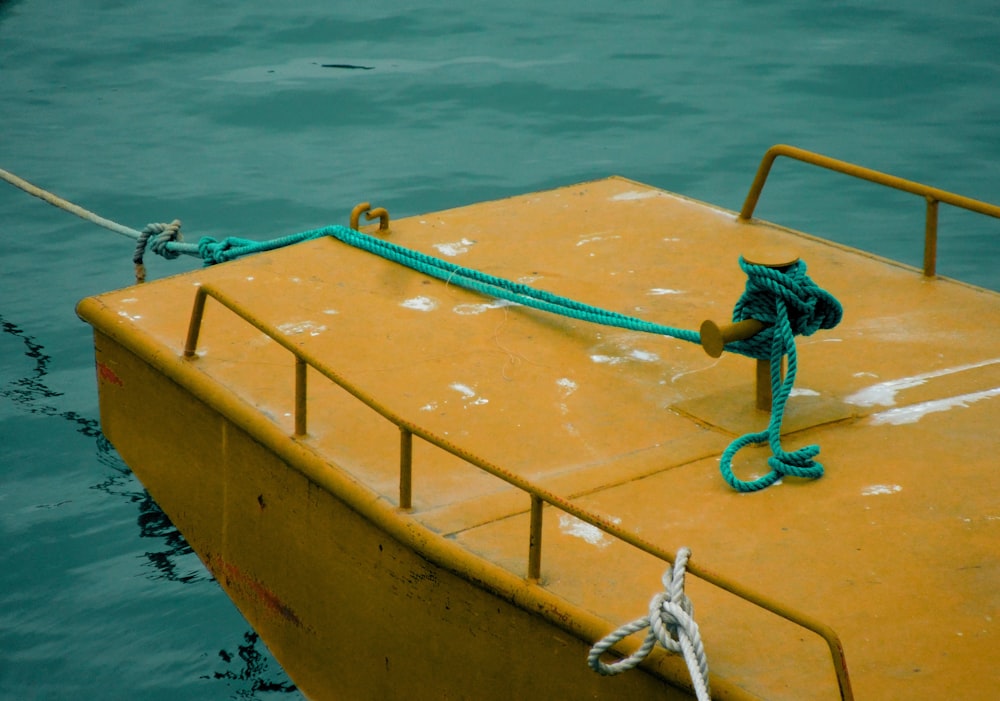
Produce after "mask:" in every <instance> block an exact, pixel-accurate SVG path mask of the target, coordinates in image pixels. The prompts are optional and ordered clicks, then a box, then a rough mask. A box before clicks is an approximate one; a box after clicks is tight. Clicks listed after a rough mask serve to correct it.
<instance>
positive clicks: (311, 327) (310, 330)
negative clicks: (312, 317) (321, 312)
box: [278, 321, 326, 336]
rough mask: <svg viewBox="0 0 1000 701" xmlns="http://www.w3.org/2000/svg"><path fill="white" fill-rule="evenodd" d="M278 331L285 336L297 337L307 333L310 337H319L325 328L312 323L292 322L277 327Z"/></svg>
mask: <svg viewBox="0 0 1000 701" xmlns="http://www.w3.org/2000/svg"><path fill="white" fill-rule="evenodd" d="M278 331H281V333H283V334H285V335H286V336H298V335H299V334H303V333H307V334H309V335H310V336H319V335H320V334H321V333H323V332H324V331H326V326H324V325H323V324H317V323H316V322H314V321H292V322H289V323H287V324H282V325H281V326H279V327H278Z"/></svg>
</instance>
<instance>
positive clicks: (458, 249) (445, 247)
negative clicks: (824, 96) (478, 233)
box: [434, 238, 476, 258]
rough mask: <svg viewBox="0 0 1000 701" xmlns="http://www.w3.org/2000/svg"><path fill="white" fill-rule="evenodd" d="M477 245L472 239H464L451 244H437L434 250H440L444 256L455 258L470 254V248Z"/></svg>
mask: <svg viewBox="0 0 1000 701" xmlns="http://www.w3.org/2000/svg"><path fill="white" fill-rule="evenodd" d="M475 243H476V242H475V241H472V240H471V239H466V238H463V239H462V240H461V241H453V242H451V243H435V244H434V248H436V249H438V250H439V251H440V252H441V253H442V254H443V255H446V256H450V257H452V258H454V257H455V256H457V255H461V254H462V253H466V252H468V250H469V247H470V246H472V245H473V244H475Z"/></svg>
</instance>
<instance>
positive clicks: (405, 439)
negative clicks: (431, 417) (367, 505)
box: [399, 426, 413, 509]
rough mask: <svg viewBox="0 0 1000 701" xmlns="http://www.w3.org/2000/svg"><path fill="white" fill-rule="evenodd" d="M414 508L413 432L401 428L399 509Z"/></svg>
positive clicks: (403, 427)
mask: <svg viewBox="0 0 1000 701" xmlns="http://www.w3.org/2000/svg"><path fill="white" fill-rule="evenodd" d="M412 507H413V432H412V431H410V429H408V428H406V427H405V426H400V427H399V508H401V509H409V508H412Z"/></svg>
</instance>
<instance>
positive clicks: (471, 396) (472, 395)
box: [448, 382, 490, 406]
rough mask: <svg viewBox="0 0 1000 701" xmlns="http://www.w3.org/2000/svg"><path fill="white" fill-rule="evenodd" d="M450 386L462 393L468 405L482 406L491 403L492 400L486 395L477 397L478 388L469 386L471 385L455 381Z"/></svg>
mask: <svg viewBox="0 0 1000 701" xmlns="http://www.w3.org/2000/svg"><path fill="white" fill-rule="evenodd" d="M448 386H449V387H451V388H452V389H453V390H455V391H456V392H458V393H459V394H461V395H462V398H463V399H465V400H466V402H465V405H466V406H481V405H483V404H489V403H490V400H489V399H487V398H486V397H477V396H476V390H474V389H472V388H471V387H469V385H464V384H462V383H461V382H453V383H451V384H450V385H448Z"/></svg>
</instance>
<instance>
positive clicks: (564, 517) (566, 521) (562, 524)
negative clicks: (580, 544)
mask: <svg viewBox="0 0 1000 701" xmlns="http://www.w3.org/2000/svg"><path fill="white" fill-rule="evenodd" d="M611 522H612V523H614V524H615V525H616V526H617V525H618V524H619V523H621V522H622V520H621V519H620V518H613V519H611ZM559 530H560V531H562V532H563V533H565V534H566V535H571V536H573V537H574V538H580V539H582V540H585V541H587V542H588V543H590V544H591V545H596V546H597V547H599V548H606V547H608V546H609V545H611V542H612V540H611V538H610V537H608V535H607V534H606V533H605V532H604V531H602V530H601V529H600V528H598V527H597V526H592V525H590V524H589V523H587V522H586V521H581V520H580V519H578V518H577V517H576V516H572V515H571V514H561V515H560V516H559Z"/></svg>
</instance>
